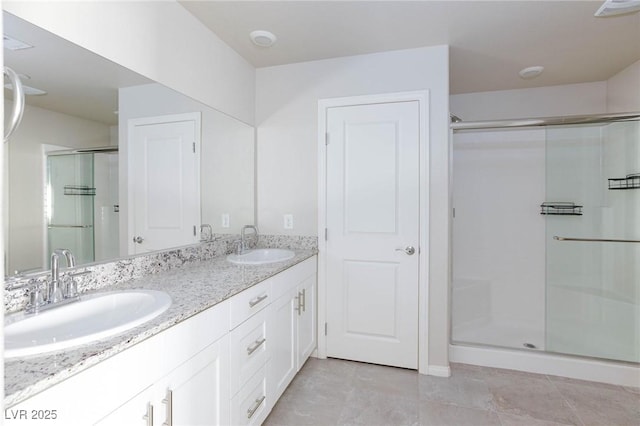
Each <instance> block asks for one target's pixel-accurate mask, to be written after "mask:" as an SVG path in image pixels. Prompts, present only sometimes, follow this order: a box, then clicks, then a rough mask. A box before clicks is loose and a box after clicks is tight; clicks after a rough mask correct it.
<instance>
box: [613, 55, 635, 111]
mask: <svg viewBox="0 0 640 426" xmlns="http://www.w3.org/2000/svg"><path fill="white" fill-rule="evenodd" d="M606 83H607V111H608V112H636V111H640V61H637V62H635V63H633V64H631V65H629V66H628V67H627V68H625V69H623V70H622V71H620V72H619V73H618V74H616V75H614V76H613V77H611V78H610V79H609V80H607V82H606Z"/></svg>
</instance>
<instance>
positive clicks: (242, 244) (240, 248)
mask: <svg viewBox="0 0 640 426" xmlns="http://www.w3.org/2000/svg"><path fill="white" fill-rule="evenodd" d="M247 229H253V235H254V236H253V244H251V245H249V244H248V243H247V236H246V231H247ZM258 237H259V233H258V228H257V227H256V226H254V225H245V226H243V227H242V230H241V231H240V241H239V244H238V250H237V251H236V253H237V254H242V253H244V252H245V251H246V250H248V249H249V248H255V247H256V246H257V245H258Z"/></svg>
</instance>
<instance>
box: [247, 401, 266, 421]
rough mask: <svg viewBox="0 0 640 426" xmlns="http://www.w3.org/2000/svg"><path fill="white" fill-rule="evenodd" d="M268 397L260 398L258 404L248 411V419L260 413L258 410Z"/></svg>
mask: <svg viewBox="0 0 640 426" xmlns="http://www.w3.org/2000/svg"><path fill="white" fill-rule="evenodd" d="M265 398H266V396H264V395H262V396H261V397H260V398H258V399H256V402H255V403H254V404H253V407H251V408H249V409H248V410H247V418H248V419H250V418H251V417H253V415H254V414H255V413H256V411H258V408H260V406H261V405H262V402H263V401H264V400H265Z"/></svg>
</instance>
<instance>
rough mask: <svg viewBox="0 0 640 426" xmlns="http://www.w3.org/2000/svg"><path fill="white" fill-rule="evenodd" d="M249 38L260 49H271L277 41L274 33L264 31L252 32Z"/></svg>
mask: <svg viewBox="0 0 640 426" xmlns="http://www.w3.org/2000/svg"><path fill="white" fill-rule="evenodd" d="M249 37H250V38H251V41H252V42H253V44H255V45H256V46H260V47H271V46H273V44H274V43H275V42H276V40H277V38H276V36H275V35H274V34H273V33H271V32H269V31H263V30H256V31H252V32H251V34H249Z"/></svg>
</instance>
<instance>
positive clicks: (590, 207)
mask: <svg viewBox="0 0 640 426" xmlns="http://www.w3.org/2000/svg"><path fill="white" fill-rule="evenodd" d="M593 121H595V122H589V123H585V124H571V125H549V126H543V127H524V128H515V129H514V128H509V129H498V128H492V129H482V130H478V129H475V130H466V131H458V132H457V133H455V134H454V136H453V170H454V174H453V206H454V209H455V210H454V215H455V217H454V219H453V281H452V331H451V333H452V336H451V340H452V343H453V344H462V345H482V346H490V347H499V348H510V349H520V350H524V351H545V352H551V353H560V354H568V355H578V356H586V357H592V358H601V359H607V360H616V361H625V362H634V363H637V362H640V121H638V120H637V119H635V120H627V121H616V122H597V120H593Z"/></svg>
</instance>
